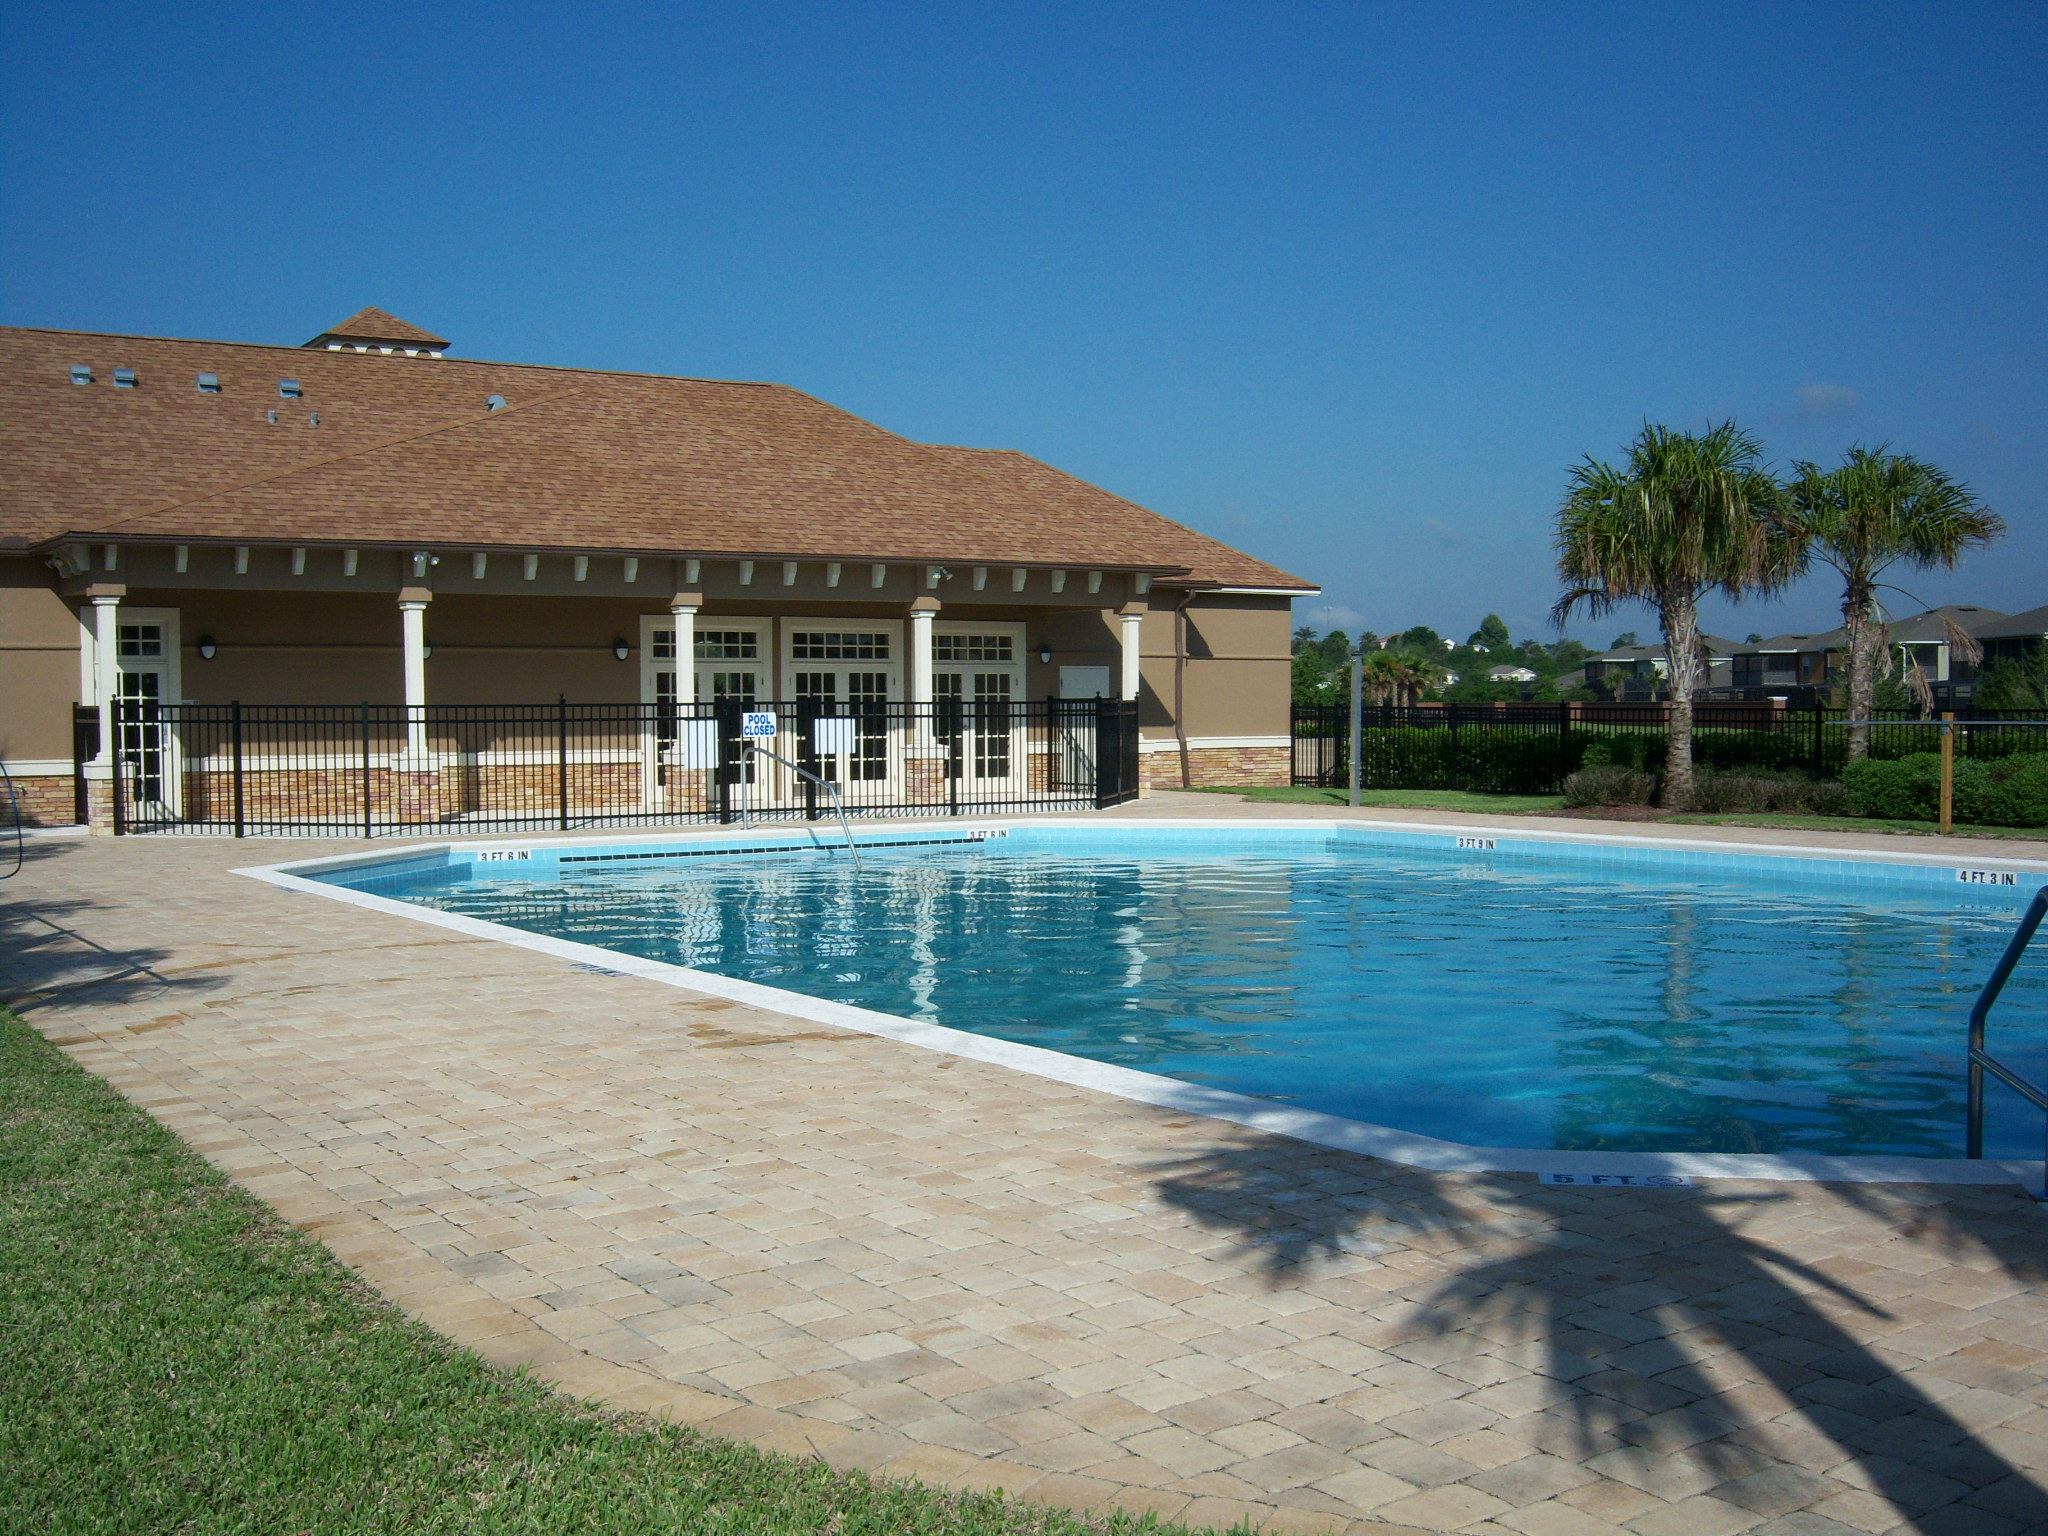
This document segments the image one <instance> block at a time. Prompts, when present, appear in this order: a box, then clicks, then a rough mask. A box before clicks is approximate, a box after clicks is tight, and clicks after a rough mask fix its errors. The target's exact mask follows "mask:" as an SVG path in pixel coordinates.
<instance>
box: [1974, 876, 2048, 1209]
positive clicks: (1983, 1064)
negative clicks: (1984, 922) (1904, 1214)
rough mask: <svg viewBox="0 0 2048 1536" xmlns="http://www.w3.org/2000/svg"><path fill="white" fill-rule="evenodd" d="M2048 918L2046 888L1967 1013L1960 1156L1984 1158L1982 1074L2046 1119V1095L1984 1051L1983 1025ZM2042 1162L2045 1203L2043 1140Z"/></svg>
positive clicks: (2047, 1170) (2047, 1150)
mask: <svg viewBox="0 0 2048 1536" xmlns="http://www.w3.org/2000/svg"><path fill="white" fill-rule="evenodd" d="M2044 916H2048V886H2043V887H2042V888H2041V889H2040V890H2038V891H2036V892H2034V899H2033V901H2032V902H2030V903H2029V904H2028V906H2027V910H2026V914H2025V915H2024V916H2022V917H2021V918H2020V925H2019V927H2018V928H2016V929H2015V930H2014V931H2013V936H2012V942H2011V943H2009V944H2007V945H2006V946H2005V953H2004V955H2002V956H2001V957H2000V958H1999V961H1998V966H1997V969H1995V970H1994V971H1992V973H1991V979H1990V980H1989V981H1987V982H1985V983H1984V990H1983V991H1981V992H1979V993H1978V994H1977V1003H1976V1006H1975V1007H1973V1008H1972V1009H1971V1010H1970V1110H1969V1131H1968V1141H1967V1144H1966V1146H1965V1149H1964V1152H1963V1155H1964V1156H1965V1157H1970V1158H1980V1159H1981V1158H1982V1157H1983V1156H1984V1074H1985V1073H1986V1072H1989V1073H1990V1074H1991V1075H1992V1076H1993V1077H1995V1078H1997V1079H1998V1080H1999V1081H2000V1082H2001V1083H2004V1084H2005V1086H2006V1087H2008V1088H2010V1089H2011V1090H2012V1091H2013V1092H2014V1093H2016V1094H2018V1095H2019V1096H2020V1097H2021V1098H2023V1099H2025V1100H2026V1101H2027V1102H2028V1103H2029V1104H2031V1105H2033V1106H2034V1108H2036V1109H2038V1110H2040V1111H2041V1112H2042V1113H2043V1114H2044V1115H2048V1092H2044V1091H2043V1090H2041V1089H2039V1088H2036V1087H2035V1086H2034V1085H2033V1084H2032V1083H2030V1082H2028V1081H2027V1080H2026V1079H2025V1078H2023V1077H2021V1076H2020V1075H2019V1074H2018V1073H2017V1072H2015V1071H2013V1070H2012V1069H2011V1068H2010V1067H2008V1066H2006V1065H2005V1064H2004V1063H2003V1062H2001V1061H1999V1060H1998V1059H1997V1058H1996V1057H1994V1056H1992V1055H1991V1054H1990V1053H1989V1052H1988V1051H1986V1050H1985V1049H1984V1023H1985V1020H1986V1019H1987V1018H1988V1017H1989V1016H1990V1013H1991V1005H1992V1004H1993V1003H1995V1002H1997V1001H1998V994H1999V993H2001V992H2003V991H2004V990H2005V983H2006V980H2007V978H2009V977H2010V976H2011V975H2012V973H2013V968H2014V967H2015V966H2017V965H2018V964H2019V963H2020V956H2021V955H2023V954H2025V953H2026V952H2027V945H2028V944H2029V943H2031V942H2032V940H2033V937H2034V931H2035V930H2036V929H2037V928H2039V927H2040V926H2041V919H2042V918H2043V917H2044ZM2043 1152H2044V1157H2043V1161H2042V1165H2041V1167H2042V1173H2041V1178H2042V1189H2041V1192H2040V1193H2039V1194H2038V1195H2036V1196H2035V1197H2034V1198H2036V1199H2037V1200H2048V1139H2044V1146H2043Z"/></svg>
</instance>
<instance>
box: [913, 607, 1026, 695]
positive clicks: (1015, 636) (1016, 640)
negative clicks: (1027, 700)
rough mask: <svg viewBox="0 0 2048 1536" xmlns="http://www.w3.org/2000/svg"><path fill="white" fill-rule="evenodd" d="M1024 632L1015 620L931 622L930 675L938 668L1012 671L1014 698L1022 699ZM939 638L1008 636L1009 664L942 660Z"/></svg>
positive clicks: (936, 620)
mask: <svg viewBox="0 0 2048 1536" xmlns="http://www.w3.org/2000/svg"><path fill="white" fill-rule="evenodd" d="M1024 629H1025V626H1024V625H1023V624H1022V623H1021V622H1019V621H1016V620H1011V619H1004V620H999V621H991V622H988V623H976V622H975V621H974V620H973V619H934V620H933V621H932V641H933V644H932V672H933V673H934V675H936V674H937V673H938V671H939V669H940V668H942V667H943V668H944V669H945V670H946V671H948V672H995V671H999V670H1003V669H1008V670H1009V671H1011V672H1014V673H1015V674H1016V677H1017V682H1018V684H1019V685H1020V686H1019V688H1018V690H1017V697H1018V698H1020V699H1021V698H1023V697H1024V692H1023V688H1022V686H1021V685H1022V683H1023V681H1024ZM940 635H1008V636H1009V637H1010V660H1008V661H941V660H939V647H938V643H937V642H938V637H939V636H940Z"/></svg>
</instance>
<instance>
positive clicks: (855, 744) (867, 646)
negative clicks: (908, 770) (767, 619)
mask: <svg viewBox="0 0 2048 1536" xmlns="http://www.w3.org/2000/svg"><path fill="white" fill-rule="evenodd" d="M896 651H897V636H896V633H895V626H893V625H891V626H889V627H888V628H884V627H882V626H881V625H875V626H873V627H871V628H870V627H865V626H863V627H859V628H855V627H848V628H845V629H812V628H809V627H804V628H796V627H792V628H791V629H790V633H789V663H788V665H789V681H790V689H789V693H790V697H792V698H794V699H795V700H796V702H797V722H798V730H799V731H800V733H801V736H802V739H801V740H800V741H799V742H798V745H797V750H798V754H799V757H798V761H800V762H801V763H802V764H803V765H804V767H806V768H808V769H809V770H810V771H811V772H813V773H815V774H817V775H818V776H819V777H820V778H824V779H830V780H831V781H832V782H834V783H836V784H846V783H879V782H881V781H882V780H885V779H887V778H888V777H889V776H890V771H891V770H890V751H889V705H890V704H891V703H892V702H893V701H896V700H899V699H900V698H901V697H902V682H901V674H900V672H899V671H898V663H899V658H898V656H897V654H896ZM821 719H837V720H851V721H852V722H853V726H852V728H851V730H845V731H830V730H827V731H823V732H821V731H820V730H819V729H817V728H816V727H815V726H814V724H813V722H814V721H817V720H821ZM821 743H822V744H823V745H824V746H825V748H826V750H823V751H821V750H820V745H821Z"/></svg>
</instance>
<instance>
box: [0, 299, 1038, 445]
mask: <svg viewBox="0 0 2048 1536" xmlns="http://www.w3.org/2000/svg"><path fill="white" fill-rule="evenodd" d="M9 331H21V332H27V333H31V334H34V335H37V336H90V337H96V338H104V339H105V340H107V341H160V342H167V343H169V344H171V345H173V346H180V347H243V348H247V349H249V350H251V351H256V352H285V353H289V354H290V355H291V356H292V357H294V358H304V357H309V356H310V357H361V356H364V355H365V354H363V353H359V352H328V351H326V350H325V349H324V348H323V349H321V350H318V351H315V350H313V349H311V348H308V347H303V346H295V345H293V344H291V343H289V342H282V341H222V340H219V339H217V338H214V337H208V336H149V335H144V334H142V333H140V332H136V331H77V330H70V329H67V328H66V327H64V326H58V325H0V335H4V334H6V333H7V332H9ZM369 355H370V356H373V357H375V356H376V355H377V354H369ZM380 360H381V359H380ZM401 361H405V359H401ZM412 361H414V362H421V361H431V362H432V363H433V364H434V366H435V367H437V368H522V369H527V370H531V371H533V372H536V373H573V374H579V375H584V376H589V377H594V378H605V379H654V380H658V381H660V382H662V383H669V384H725V385H730V386H732V387H733V388H734V389H785V390H788V391H789V392H790V393H792V394H798V395H803V396H804V398H805V399H807V400H818V399H819V397H818V396H816V395H812V394H808V393H806V392H805V391H803V390H800V389H798V388H797V387H796V386H795V385H794V384H780V383H777V382H776V381H775V380H773V379H713V378H705V377H702V376H700V375H697V374H693V373H641V372H636V371H634V370H632V369H625V368H579V367H576V366H575V365H574V364H571V363H508V362H499V361H496V360H495V359H492V358H488V357H437V358H432V359H418V358H415V359H412ZM819 404H821V405H826V406H830V407H831V409H833V410H840V409H843V407H839V406H832V405H831V402H830V401H826V400H819ZM849 414H850V413H849ZM878 430H881V431H885V432H886V431H888V428H886V427H882V428H879V429H878ZM890 435H891V436H892V437H893V436H897V435H899V434H896V433H891V434H890ZM904 441H906V442H908V441H909V439H908V438H905V439H904ZM990 451H995V452H1008V451H1010V450H1007V449H1001V450H990Z"/></svg>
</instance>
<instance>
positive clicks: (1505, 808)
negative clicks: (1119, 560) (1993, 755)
mask: <svg viewBox="0 0 2048 1536" xmlns="http://www.w3.org/2000/svg"><path fill="white" fill-rule="evenodd" d="M1197 793H1200V794H1208V795H1239V796H1242V797H1243V798H1244V799H1246V800H1267V801H1273V802H1276V803H1279V804H1291V805H1349V804H1350V803H1351V801H1350V795H1349V793H1348V792H1347V791H1345V790H1341V789H1310V788H1306V787H1302V786H1298V785H1297V786H1290V787H1281V786H1278V785H1262V786H1258V787H1255V788H1251V789H1203V790H1199V791H1197ZM1358 801H1359V804H1360V805H1362V806H1370V805H1397V806H1407V807H1410V808H1412V809H1418V810H1438V811H1471V812H1474V813H1479V814H1491V815H1495V816H1548V815H1553V814H1555V813H1557V812H1560V811H1563V810H1564V809H1565V803H1564V796H1562V795H1479V794H1469V793H1467V792H1466V791H1464V790H1455V789H1364V790H1360V791H1359V793H1358ZM1651 820H1652V822H1653V823H1654V822H1670V823H1672V824H1674V825H1679V826H1700V827H1790V828H1792V829H1794V830H1797V831H1812V832H1891V833H1906V834H1908V835H1915V836H1920V837H1932V836H1934V835H1935V829H1934V823H1932V822H1929V821H1881V820H1878V819H1876V818H1874V817H1868V816H1776V815H1771V814H1768V813H1765V812H1756V811H1741V812H1727V813H1723V814H1715V815H1689V816H1658V817H1654V818H1651ZM1952 835H1953V836H1956V837H2005V838H2014V837H2017V838H2027V839H2031V840H2033V841H2035V842H2043V841H2048V827H1965V826H1958V827H1956V829H1955V831H1954V833H1953V834H1952Z"/></svg>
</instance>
